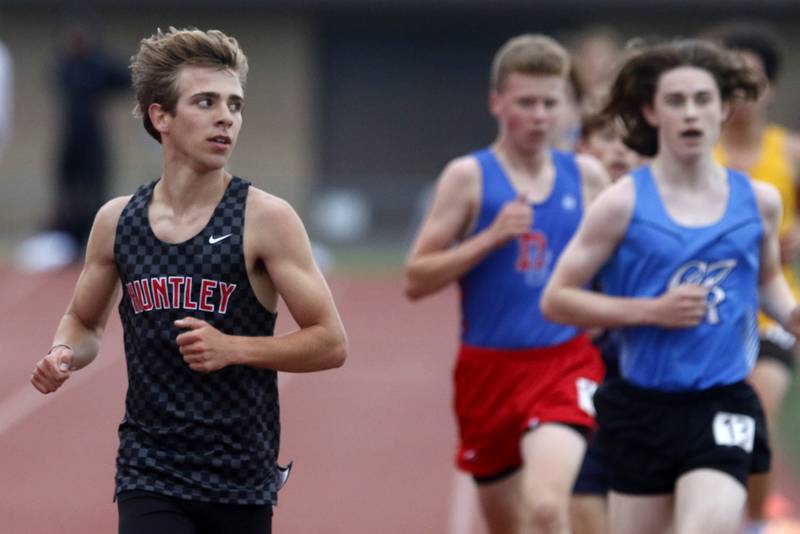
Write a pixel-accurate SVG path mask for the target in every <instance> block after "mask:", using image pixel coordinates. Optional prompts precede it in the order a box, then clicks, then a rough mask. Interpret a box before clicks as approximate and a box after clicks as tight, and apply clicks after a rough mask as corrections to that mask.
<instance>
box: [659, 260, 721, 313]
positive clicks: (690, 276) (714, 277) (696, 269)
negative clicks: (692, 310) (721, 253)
mask: <svg viewBox="0 0 800 534" xmlns="http://www.w3.org/2000/svg"><path fill="white" fill-rule="evenodd" d="M734 267H736V260H720V261H715V262H714V263H707V262H704V261H699V260H695V261H690V262H688V263H684V264H683V265H681V266H680V267H679V268H678V270H677V271H675V274H674V275H672V279H671V280H670V281H669V289H672V288H675V287H678V286H679V285H688V284H695V285H699V286H703V287H705V288H706V289H708V304H707V306H708V308H707V309H708V311H707V312H706V319H707V320H708V323H709V324H718V323H719V312H718V311H717V306H719V305H720V304H721V303H722V301H724V300H725V290H724V289H722V288H721V287H720V284H721V283H722V281H723V280H725V278H727V277H728V275H729V274H730V272H731V271H732V270H733V268H734Z"/></svg>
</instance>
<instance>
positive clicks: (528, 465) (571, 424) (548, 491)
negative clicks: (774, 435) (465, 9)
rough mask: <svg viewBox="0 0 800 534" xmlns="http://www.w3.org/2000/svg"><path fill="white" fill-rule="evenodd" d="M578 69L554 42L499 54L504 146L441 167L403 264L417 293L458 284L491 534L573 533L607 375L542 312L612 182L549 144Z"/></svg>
mask: <svg viewBox="0 0 800 534" xmlns="http://www.w3.org/2000/svg"><path fill="white" fill-rule="evenodd" d="M568 71H569V57H568V55H567V53H566V51H565V50H564V49H563V47H561V46H560V45H559V44H558V43H556V42H555V41H554V40H552V39H550V38H548V37H544V36H541V35H523V36H519V37H515V38H513V39H511V40H510V41H508V42H507V43H506V44H505V45H504V46H503V47H502V48H501V49H500V51H499V52H498V53H497V55H496V56H495V59H494V62H493V65H492V75H491V83H492V90H491V95H490V107H491V112H492V114H493V115H494V116H495V117H496V119H497V122H498V127H499V134H498V137H497V139H496V140H495V142H494V143H493V144H492V145H491V146H489V147H488V148H485V149H483V150H479V151H477V152H474V153H472V154H469V155H466V156H463V157H460V158H456V159H455V160H453V161H451V162H450V163H449V164H448V166H447V167H446V168H445V170H444V171H443V173H442V175H441V177H440V178H439V182H438V185H437V189H436V193H435V195H434V199H433V204H432V206H431V208H430V212H429V213H428V215H427V217H426V219H425V220H424V222H423V223H422V227H421V228H420V230H419V233H418V235H417V238H416V242H415V243H414V245H413V247H412V249H411V252H410V255H409V258H408V263H407V266H406V293H407V295H408V296H409V298H412V299H417V298H421V297H424V296H427V295H430V294H432V293H435V292H437V291H439V290H440V289H442V288H444V287H445V286H447V285H448V284H449V283H451V282H454V281H458V282H459V284H460V287H461V295H462V299H461V315H462V319H463V329H462V334H461V343H462V345H461V350H460V353H459V358H458V364H457V367H456V371H455V386H456V387H455V408H456V413H457V417H458V423H459V432H460V438H461V443H460V446H459V452H458V465H459V467H460V468H461V469H463V470H465V471H467V472H469V473H471V474H472V475H473V477H474V479H475V480H476V482H477V484H478V494H479V497H480V501H481V505H482V507H483V512H484V516H485V518H486V521H487V524H488V526H489V530H490V532H492V533H501V532H503V533H508V532H537V533H538V532H543V533H559V534H561V533H564V534H566V533H568V532H569V517H568V503H569V498H570V492H571V490H572V485H573V482H574V479H575V474H576V472H577V470H578V466H579V464H580V461H581V458H582V456H583V451H584V449H585V447H586V442H585V434H586V433H587V431H589V430H590V429H591V428H592V427H593V425H594V422H593V409H592V403H591V395H592V393H593V391H594V388H596V386H597V383H598V382H599V381H600V380H601V379H602V376H603V364H602V362H601V360H600V357H599V355H598V353H597V351H596V349H594V347H592V346H591V344H590V343H589V341H588V339H587V338H586V336H585V335H584V334H583V333H581V332H580V331H579V330H578V329H576V328H574V327H570V326H564V325H558V324H555V323H552V322H550V321H547V320H545V319H544V318H543V317H542V315H541V312H540V310H539V299H540V296H541V292H542V289H543V288H544V285H545V283H546V282H547V280H548V279H549V277H550V274H551V271H552V268H553V266H554V264H555V261H556V259H557V258H558V256H559V255H560V254H561V251H562V249H563V248H564V246H565V245H566V243H567V242H568V241H569V239H570V237H571V236H572V235H573V233H574V232H575V230H576V229H577V227H578V223H579V222H580V219H581V216H582V214H583V209H584V206H585V205H586V204H587V203H588V202H589V201H590V200H591V199H592V198H594V196H595V195H596V194H597V193H598V192H599V191H600V190H601V189H603V188H604V187H605V185H606V184H607V183H608V176H607V175H606V173H605V171H604V170H603V169H602V167H601V166H600V164H599V163H598V162H597V161H595V160H594V159H591V158H590V157H586V156H575V155H573V154H567V153H564V152H559V151H557V150H553V149H552V147H551V145H550V139H552V137H553V135H552V134H553V133H554V132H555V130H556V129H557V127H558V121H559V116H560V114H561V112H562V108H563V106H564V105H565V90H566V87H567V73H568Z"/></svg>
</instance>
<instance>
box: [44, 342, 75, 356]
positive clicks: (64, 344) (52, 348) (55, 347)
mask: <svg viewBox="0 0 800 534" xmlns="http://www.w3.org/2000/svg"><path fill="white" fill-rule="evenodd" d="M58 347H66V348H68V349H69V350H71V351H72V352H75V350H74V349H73V348H72V347H70V346H69V345H67V344H66V343H56V344H55V345H53V346H52V347H50V350H48V351H47V354H50V353H51V352H53V351H54V350H55V349H57V348H58Z"/></svg>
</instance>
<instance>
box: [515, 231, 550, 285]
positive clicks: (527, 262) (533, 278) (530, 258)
mask: <svg viewBox="0 0 800 534" xmlns="http://www.w3.org/2000/svg"><path fill="white" fill-rule="evenodd" d="M517 241H518V242H519V256H518V257H517V263H516V266H515V267H516V269H517V271H519V272H521V273H524V274H525V283H526V284H527V285H529V286H531V287H541V286H543V285H544V284H545V283H546V282H547V276H548V275H549V274H550V266H551V264H552V263H553V252H552V251H551V250H550V249H549V248H547V236H546V235H545V234H544V233H542V232H540V231H538V230H534V231H532V232H528V233H527V234H525V235H523V236H521V237H520V238H519V239H518V240H517Z"/></svg>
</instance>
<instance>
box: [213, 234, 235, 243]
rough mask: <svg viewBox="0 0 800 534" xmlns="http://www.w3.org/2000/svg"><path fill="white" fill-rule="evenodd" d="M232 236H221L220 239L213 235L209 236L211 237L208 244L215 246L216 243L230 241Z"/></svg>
mask: <svg viewBox="0 0 800 534" xmlns="http://www.w3.org/2000/svg"><path fill="white" fill-rule="evenodd" d="M232 235H233V234H225V235H221V236H219V237H214V236H213V235H212V236H209V237H208V243H209V244H210V245H213V244H215V243H219V242H220V241H222V240H223V239H228V238H229V237H230V236H232Z"/></svg>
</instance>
